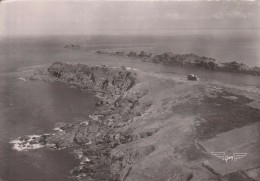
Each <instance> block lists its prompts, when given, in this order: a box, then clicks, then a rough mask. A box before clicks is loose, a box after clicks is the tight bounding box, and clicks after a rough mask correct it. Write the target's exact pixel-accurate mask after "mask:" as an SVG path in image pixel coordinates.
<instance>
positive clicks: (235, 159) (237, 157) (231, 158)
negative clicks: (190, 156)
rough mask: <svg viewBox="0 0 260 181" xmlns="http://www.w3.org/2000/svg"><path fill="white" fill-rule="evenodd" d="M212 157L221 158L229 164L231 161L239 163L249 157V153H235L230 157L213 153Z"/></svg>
mask: <svg viewBox="0 0 260 181" xmlns="http://www.w3.org/2000/svg"><path fill="white" fill-rule="evenodd" d="M211 154H212V155H214V156H216V157H218V158H220V159H221V160H223V161H225V162H228V160H231V161H237V160H239V159H241V158H243V157H245V156H246V155H247V153H233V155H231V156H229V155H226V153H225V152H211Z"/></svg>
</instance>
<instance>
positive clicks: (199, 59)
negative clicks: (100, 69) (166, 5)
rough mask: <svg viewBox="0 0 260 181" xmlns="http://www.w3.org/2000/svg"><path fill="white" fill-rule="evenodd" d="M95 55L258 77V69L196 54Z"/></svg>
mask: <svg viewBox="0 0 260 181" xmlns="http://www.w3.org/2000/svg"><path fill="white" fill-rule="evenodd" d="M96 53H97V54H108V55H118V56H128V57H132V58H142V59H144V60H145V61H151V62H153V63H161V64H166V65H173V66H182V67H194V68H204V69H207V70H214V71H224V72H234V73H244V74H250V75H255V76H259V75H260V68H259V67H249V66H247V65H245V64H243V63H238V62H235V61H233V62H226V63H221V62H218V61H217V60H215V59H213V58H209V57H205V56H198V55H196V54H193V53H191V54H173V53H171V52H166V53H162V54H152V53H147V52H145V51H141V52H140V53H137V52H133V51H131V52H129V53H126V52H120V53H115V52H109V51H96Z"/></svg>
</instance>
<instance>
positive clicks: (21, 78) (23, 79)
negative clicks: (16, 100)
mask: <svg viewBox="0 0 260 181" xmlns="http://www.w3.org/2000/svg"><path fill="white" fill-rule="evenodd" d="M19 79H20V80H22V81H24V82H26V81H27V80H26V79H25V78H23V77H20V78H19Z"/></svg>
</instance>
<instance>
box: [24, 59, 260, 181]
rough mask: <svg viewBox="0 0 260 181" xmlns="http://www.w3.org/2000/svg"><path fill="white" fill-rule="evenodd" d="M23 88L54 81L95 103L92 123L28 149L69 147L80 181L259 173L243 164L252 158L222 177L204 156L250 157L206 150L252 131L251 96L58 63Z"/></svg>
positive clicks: (255, 94)
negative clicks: (88, 93) (93, 96)
mask: <svg viewBox="0 0 260 181" xmlns="http://www.w3.org/2000/svg"><path fill="white" fill-rule="evenodd" d="M26 80H44V81H47V82H55V81H59V82H63V83H65V84H68V85H70V86H75V87H77V88H81V89H89V88H90V90H92V91H94V92H96V93H98V95H97V96H99V98H101V99H100V102H99V103H98V104H97V105H96V106H97V108H98V110H97V111H96V113H95V114H94V115H92V116H93V118H94V119H92V120H91V119H90V120H87V121H84V122H82V123H69V124H65V125H63V126H61V127H59V129H60V130H62V131H60V132H57V133H55V134H54V135H49V136H45V137H42V136H43V135H42V136H40V137H37V138H36V143H37V142H38V143H40V144H42V145H47V144H52V145H53V144H54V145H55V147H56V148H63V147H71V146H77V148H76V150H77V151H76V152H77V153H78V155H79V159H80V162H81V163H80V164H79V166H78V167H76V168H74V169H73V170H72V171H71V173H72V175H74V176H75V177H78V178H79V179H80V180H125V181H130V180H147V181H148V180H151V179H155V180H168V179H170V180H192V181H193V180H205V181H206V180H224V179H226V178H227V177H228V175H229V174H233V175H235V176H237V178H240V177H241V178H242V176H244V175H247V177H248V180H250V178H251V179H252V178H253V177H252V175H253V174H252V173H254V174H255V175H257V174H258V173H259V169H257V166H259V165H260V161H259V163H258V164H256V165H252V164H251V162H252V159H256V160H257V159H258V157H257V155H255V157H252V155H251V157H250V158H249V159H250V160H249V164H247V165H245V162H244V160H245V161H248V160H246V159H243V160H242V161H238V162H237V165H234V167H231V168H226V171H225V172H223V170H222V169H220V167H222V166H223V165H225V162H221V161H219V160H218V159H217V158H214V157H212V155H211V153H210V151H226V150H225V149H227V150H228V149H229V150H230V149H231V150H234V151H237V150H236V149H238V148H239V149H242V151H248V154H250V153H251V154H253V153H255V151H256V150H255V149H254V150H243V149H247V148H244V147H242V146H244V144H245V143H244V142H242V143H238V144H237V145H233V147H228V146H229V145H227V146H226V147H225V146H224V147H223V148H222V149H223V150H211V149H212V145H211V144H209V143H211V142H213V143H214V142H215V138H216V136H217V135H222V134H227V133H228V134H229V135H228V138H227V139H229V137H230V138H232V134H233V133H232V132H233V131H234V130H236V129H240V128H244V129H245V128H247V127H248V126H249V127H248V128H247V129H249V130H251V129H253V128H254V127H253V128H252V125H258V123H259V121H258V120H259V118H260V106H259V105H260V95H259V89H257V88H256V89H257V90H250V89H249V88H243V87H239V86H232V85H226V84H219V83H214V82H209V81H197V82H191V81H188V80H186V79H185V78H181V77H175V76H167V75H160V74H150V73H145V72H142V71H139V70H133V69H129V68H125V67H121V68H111V67H107V66H88V65H83V64H77V65H75V64H74V65H72V64H66V63H59V62H56V63H54V64H53V65H52V66H50V67H49V68H48V72H47V70H40V71H36V72H34V73H32V72H31V73H30V74H29V76H28V77H27V78H26ZM233 113H235V114H233ZM252 115H253V116H254V117H252ZM248 119H250V120H248ZM250 126H251V127H250ZM239 136H240V135H237V137H239ZM39 138H41V139H39ZM246 138H247V137H246ZM246 138H245V140H246V141H248V142H249V143H248V144H251V145H256V146H257V145H258V144H257V143H255V142H253V141H254V140H257V139H258V138H257V137H254V139H252V137H250V139H251V140H249V139H248V140H247V139H246ZM29 140H30V139H29ZM252 140H253V141H252ZM216 146H217V145H216ZM213 147H214V146H213ZM215 149H217V148H215ZM238 151H240V150H238ZM252 168H254V169H252ZM212 170H213V171H212ZM241 170H242V171H243V174H241ZM244 172H245V173H244ZM216 173H217V174H216ZM250 176H251V177H250ZM249 177H250V178H249Z"/></svg>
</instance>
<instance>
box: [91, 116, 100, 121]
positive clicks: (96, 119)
mask: <svg viewBox="0 0 260 181" xmlns="http://www.w3.org/2000/svg"><path fill="white" fill-rule="evenodd" d="M99 116H101V115H90V116H89V117H90V118H91V119H93V120H94V121H98V118H99Z"/></svg>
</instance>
